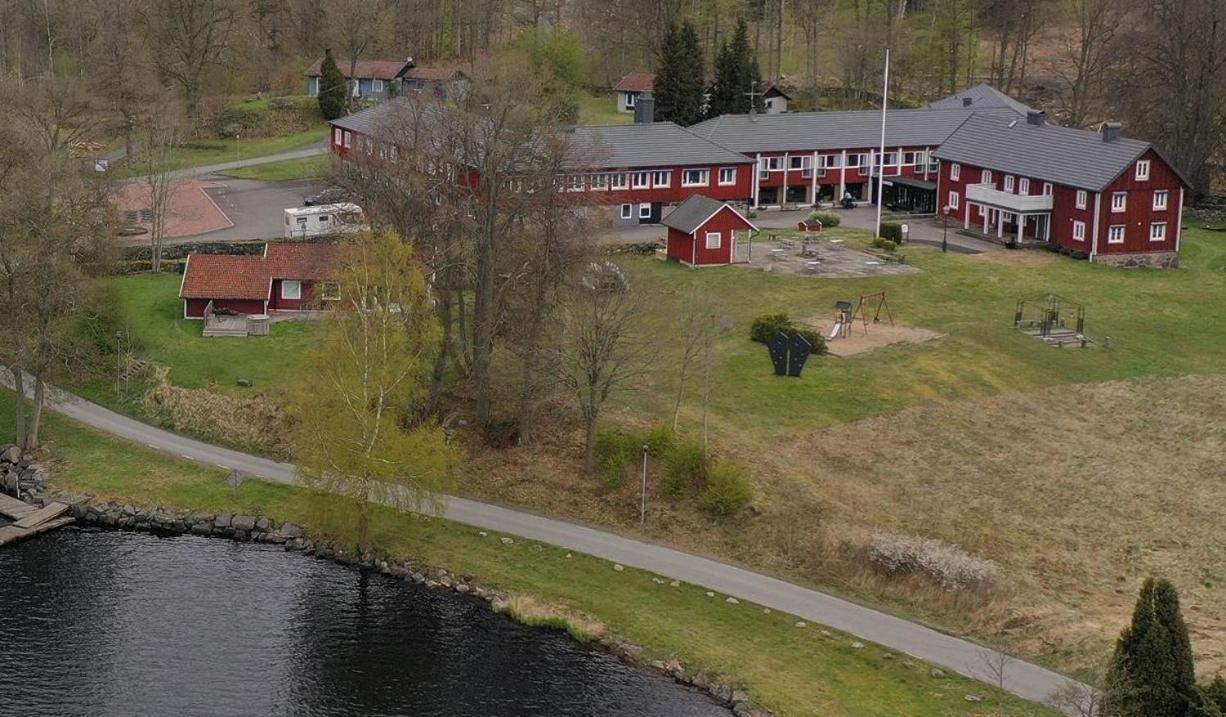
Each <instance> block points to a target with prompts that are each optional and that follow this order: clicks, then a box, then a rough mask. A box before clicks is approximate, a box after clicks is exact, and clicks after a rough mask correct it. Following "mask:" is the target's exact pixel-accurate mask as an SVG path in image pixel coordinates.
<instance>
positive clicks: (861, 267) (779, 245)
mask: <svg viewBox="0 0 1226 717" xmlns="http://www.w3.org/2000/svg"><path fill="white" fill-rule="evenodd" d="M738 266H743V267H749V268H753V269H758V270H761V271H769V272H772V273H776V274H795V275H798V276H811V277H814V278H818V279H846V278H852V277H864V276H900V275H903V274H914V273H916V272H918V271H919V269H917V268H915V267H914V266H910V265H908V264H901V263H898V262H894V261H888V260H886V259H882V258H880V257H876V256H873V255H872V254H869V253H867V252H862V251H856V250H855V249H849V248H848V247H846V246H844V245H843V242H842V241H841V240H839V239H815V240H813V241H810V242H800V241H791V240H786V241H769V242H762V243H761V244H755V245H754V246H753V251H752V253H751V255H750V259H749V263H748V264H738Z"/></svg>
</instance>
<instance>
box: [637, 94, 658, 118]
mask: <svg viewBox="0 0 1226 717" xmlns="http://www.w3.org/2000/svg"><path fill="white" fill-rule="evenodd" d="M655 121H656V98H655V97H652V96H651V93H650V92H644V93H642V94H641V95H639V96H638V99H636V100H635V101H634V123H635V124H651V123H652V122H655Z"/></svg>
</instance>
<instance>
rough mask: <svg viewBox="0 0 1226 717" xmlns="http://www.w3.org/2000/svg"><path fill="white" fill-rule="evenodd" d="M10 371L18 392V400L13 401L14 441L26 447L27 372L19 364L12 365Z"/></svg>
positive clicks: (14, 389) (15, 391) (15, 389)
mask: <svg viewBox="0 0 1226 717" xmlns="http://www.w3.org/2000/svg"><path fill="white" fill-rule="evenodd" d="M9 372H10V373H12V374H13V391H14V393H16V394H17V395H16V400H15V401H14V402H13V421H14V423H15V425H14V427H13V429H14V433H13V443H14V444H16V445H17V446H20V447H24V446H25V445H26V428H27V427H28V424H27V422H26V381H25V374H24V373H23V372H22V370H21V369H20V368H18V367H17V366H10V367H9Z"/></svg>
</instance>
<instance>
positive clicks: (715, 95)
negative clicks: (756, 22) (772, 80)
mask: <svg viewBox="0 0 1226 717" xmlns="http://www.w3.org/2000/svg"><path fill="white" fill-rule="evenodd" d="M764 89H766V87H765V86H764V85H763V84H762V72H761V70H760V69H759V68H758V60H757V58H756V57H754V53H753V48H752V47H751V46H750V44H749V28H748V27H747V26H746V25H745V19H744V18H741V19H740V20H739V21H738V22H737V25H736V32H734V33H733V35H732V41H731V42H728V43H726V44H724V45H723V46H722V47H720V50H719V54H718V55H717V57H716V61H715V86H714V87H713V88H712V90H711V104H710V106H709V107H708V108H707V117H718V116H720V115H723V114H744V113H746V112H748V111H749V110H750V108H751V107H755V106H756V109H757V110H758V111H764V110H765V109H766V103H765V102H764V101H763V99H762V97H761V94H760V93H761V92H762V91H763V90H764ZM750 93H756V94H755V96H754V102H753V104H751V103H750V99H749V96H750Z"/></svg>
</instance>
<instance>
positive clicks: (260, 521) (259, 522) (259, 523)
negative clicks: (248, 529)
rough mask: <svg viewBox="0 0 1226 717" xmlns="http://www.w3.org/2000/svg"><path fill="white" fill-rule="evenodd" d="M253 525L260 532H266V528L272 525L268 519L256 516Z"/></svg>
mask: <svg viewBox="0 0 1226 717" xmlns="http://www.w3.org/2000/svg"><path fill="white" fill-rule="evenodd" d="M255 527H256V530H258V531H260V532H261V533H267V532H268V529H269V528H271V527H272V523H271V522H270V521H269V520H268V518H263V517H261V518H256V521H255Z"/></svg>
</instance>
